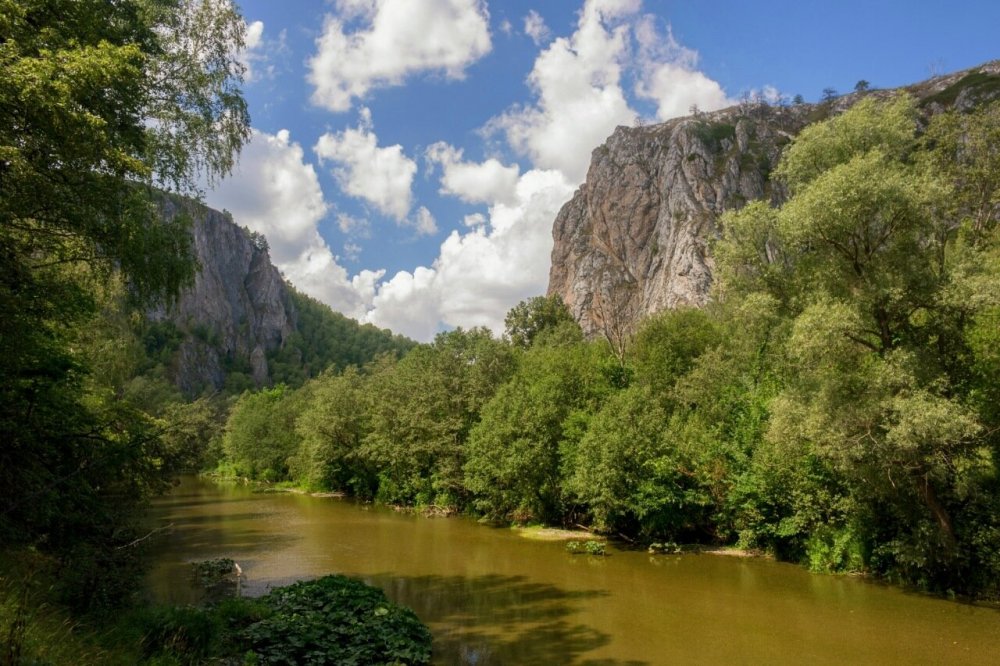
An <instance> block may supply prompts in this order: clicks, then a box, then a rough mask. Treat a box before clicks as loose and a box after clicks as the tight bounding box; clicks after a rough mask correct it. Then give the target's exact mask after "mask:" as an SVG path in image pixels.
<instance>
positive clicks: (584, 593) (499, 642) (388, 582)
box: [363, 573, 645, 666]
mask: <svg viewBox="0 0 1000 666" xmlns="http://www.w3.org/2000/svg"><path fill="white" fill-rule="evenodd" d="M363 578H364V580H365V581H366V582H368V583H370V584H372V585H377V586H378V587H381V588H382V589H383V590H385V591H386V594H387V595H388V596H389V597H390V598H391V599H392V600H393V601H396V602H397V603H401V604H403V605H405V606H409V607H410V608H412V609H413V610H414V611H415V612H416V613H417V615H418V616H419V617H420V619H421V620H423V621H424V622H425V623H426V624H427V625H428V626H429V627H430V629H431V632H432V633H433V635H434V663H435V664H474V665H476V666H480V665H485V664H525V665H527V664H579V665H581V666H583V665H584V664H603V665H606V666H625V664H630V665H632V664H634V665H636V666H638V665H639V664H642V663H645V662H622V661H615V660H586V655H587V654H588V653H590V652H592V651H594V650H596V649H598V648H601V647H603V646H606V645H608V644H609V643H610V642H611V636H610V635H609V634H607V633H604V632H602V631H600V630H598V629H595V628H594V627H589V626H586V625H585V624H582V623H579V622H574V621H573V616H574V614H575V613H576V611H577V610H578V609H579V608H580V607H581V606H582V605H584V604H586V603H588V602H589V601H590V600H592V599H595V598H599V597H603V596H607V595H608V592H607V591H604V590H574V591H568V590H563V589H560V588H559V587H556V586H554V585H550V584H545V583H538V582H535V581H531V580H529V579H527V578H526V577H524V576H501V575H486V576H474V577H463V576H414V577H405V576H402V577H401V576H398V575H394V574H391V573H384V574H376V575H374V576H364V577H363Z"/></svg>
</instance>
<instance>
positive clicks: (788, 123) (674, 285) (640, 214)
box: [548, 61, 1000, 337]
mask: <svg viewBox="0 0 1000 666" xmlns="http://www.w3.org/2000/svg"><path fill="white" fill-rule="evenodd" d="M907 90H908V91H909V92H910V93H911V94H913V95H915V96H916V97H917V98H918V99H919V100H920V101H921V105H922V108H923V109H924V111H925V112H926V113H928V114H932V113H936V112H940V111H942V110H944V109H947V108H951V107H957V108H959V109H965V108H969V107H970V106H972V105H974V104H977V103H980V102H981V101H984V100H986V99H993V98H996V97H997V96H1000V61H998V62H992V63H988V64H986V65H983V66H981V67H978V68H974V69H972V70H966V71H963V72H957V73H955V74H950V75H946V76H942V77H938V78H935V79H931V80H929V81H926V82H923V83H920V84H916V85H914V86H910V87H909V88H907ZM894 92H895V91H891V90H882V91H872V92H866V93H853V94H851V95H846V96H844V97H840V98H837V99H836V100H834V101H832V102H829V103H826V104H818V105H810V104H799V105H794V106H789V107H773V106H767V105H764V104H761V103H750V102H747V103H743V104H740V105H738V106H735V107H732V108H730V109H725V110H723V111H717V112H714V113H710V114H697V115H695V116H692V117H687V118H679V119H676V120H671V121H668V122H666V123H663V124H659V125H654V126H649V127H631V128H630V127H619V128H617V129H616V130H615V132H614V133H613V134H612V135H611V137H610V138H608V140H607V142H606V143H605V144H604V145H602V146H600V147H598V148H597V149H596V150H594V152H593V154H592V159H591V164H590V169H589V171H588V172H587V180H586V182H585V183H584V185H583V186H581V187H580V189H579V190H577V192H576V193H575V194H574V196H573V198H572V199H571V200H570V201H569V202H568V203H566V204H565V205H564V206H563V208H562V210H561V211H560V212H559V215H558V216H557V217H556V220H555V223H554V225H553V230H552V236H553V240H554V245H553V249H552V267H551V270H550V272H549V288H548V293H549V294H558V295H560V296H561V297H562V298H563V300H564V301H565V302H566V304H567V305H569V307H570V309H571V310H572V312H573V314H574V316H575V317H576V319H577V320H578V321H579V322H580V324H581V326H582V327H583V329H584V331H585V333H587V334H588V335H595V334H600V333H603V334H606V335H609V336H611V337H615V336H616V335H621V334H623V331H624V330H625V329H629V328H631V327H632V326H633V325H634V324H635V322H637V321H638V320H639V319H641V318H642V317H644V316H646V315H648V314H651V313H653V312H657V311H659V310H663V309H665V308H674V307H678V306H684V305H693V306H700V305H703V304H705V303H706V302H707V300H708V298H709V292H710V289H711V284H712V258H711V252H710V243H711V241H712V239H714V238H716V237H717V236H718V233H719V225H718V219H719V216H720V215H721V214H722V213H723V212H725V211H726V210H729V209H733V208H739V207H741V206H743V205H744V204H746V203H747V202H748V201H751V200H754V199H761V198H766V199H769V200H771V201H772V202H773V203H780V202H781V201H782V199H783V197H784V193H783V192H782V190H781V188H780V187H779V186H777V185H775V184H774V183H772V182H771V180H770V177H769V176H770V172H771V170H772V169H773V168H774V166H775V165H776V164H777V161H778V159H779V157H780V154H781V150H782V148H783V147H784V145H785V144H787V143H788V142H789V141H790V140H791V139H792V138H793V137H794V136H795V134H797V133H798V132H799V131H801V130H802V128H803V127H805V126H806V125H808V124H809V123H810V122H814V121H816V120H820V119H822V118H825V117H828V116H830V115H832V114H836V113H839V112H842V111H843V110H845V109H846V108H848V107H850V106H851V105H852V104H853V103H855V102H856V101H858V100H859V99H861V97H862V96H864V95H875V96H881V97H884V96H888V95H891V94H893V93H894Z"/></svg>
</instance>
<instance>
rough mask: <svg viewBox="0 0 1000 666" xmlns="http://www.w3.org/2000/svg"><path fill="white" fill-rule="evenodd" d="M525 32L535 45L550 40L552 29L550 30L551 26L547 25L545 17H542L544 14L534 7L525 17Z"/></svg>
mask: <svg viewBox="0 0 1000 666" xmlns="http://www.w3.org/2000/svg"><path fill="white" fill-rule="evenodd" d="M524 34H526V35H528V37H531V41H533V42H534V43H535V46H541V45H542V44H544V43H545V42H547V41H549V37H551V36H552V31H551V30H549V26H547V25H545V19H543V18H542V15H541V14H539V13H538V12H536V11H535V10H534V9H532V10H531V11H529V12H528V15H527V16H525V17H524Z"/></svg>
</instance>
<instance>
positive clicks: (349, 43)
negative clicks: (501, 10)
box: [308, 0, 492, 111]
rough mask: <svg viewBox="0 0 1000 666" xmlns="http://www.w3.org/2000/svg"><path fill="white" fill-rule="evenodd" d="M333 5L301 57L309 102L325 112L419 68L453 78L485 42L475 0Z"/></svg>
mask: <svg viewBox="0 0 1000 666" xmlns="http://www.w3.org/2000/svg"><path fill="white" fill-rule="evenodd" d="M336 10H337V13H336V14H331V15H328V16H327V17H326V19H325V21H324V24H323V34H322V35H321V36H320V37H319V39H317V40H316V54H315V55H314V56H313V57H312V58H310V60H309V63H308V65H309V75H308V79H309V82H310V83H311V84H312V85H313V86H314V92H313V96H312V101H313V103H315V104H317V105H320V106H323V107H325V108H327V109H330V110H331V111H346V110H348V109H349V108H350V107H351V103H352V100H354V99H355V98H363V97H364V96H365V95H366V94H367V93H368V92H369V91H370V90H372V89H373V88H378V87H386V86H394V85H400V84H402V83H403V81H404V80H405V79H406V78H407V77H408V76H411V75H414V74H417V73H419V72H426V71H439V72H443V73H444V75H445V76H446V77H448V78H451V79H460V78H462V77H463V76H464V75H465V69H466V67H468V66H469V65H470V64H472V63H474V62H475V61H476V60H478V59H479V58H481V57H482V56H484V55H485V54H487V53H489V51H490V49H491V48H492V44H491V41H490V32H489V12H488V11H487V9H486V4H485V2H483V0H419V1H418V0H337V2H336ZM352 23H354V24H360V25H356V26H352V27H354V29H353V30H352V29H351V27H349V25H348V24H352Z"/></svg>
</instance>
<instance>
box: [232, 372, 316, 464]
mask: <svg viewBox="0 0 1000 666" xmlns="http://www.w3.org/2000/svg"><path fill="white" fill-rule="evenodd" d="M307 403H308V396H307V395H306V394H305V392H303V391H299V392H292V391H290V390H288V388H286V387H285V386H283V385H278V386H276V387H274V388H271V389H264V390H262V391H258V392H256V393H244V394H243V395H242V396H241V397H240V399H239V400H238V401H237V402H236V404H235V405H234V406H233V409H232V411H231V412H230V413H229V419H228V420H227V421H226V429H225V434H224V435H223V437H222V450H223V451H224V452H225V454H226V458H227V459H228V460H229V461H230V462H232V463H233V464H234V465H235V466H236V471H237V472H238V473H240V474H244V475H246V476H248V477H250V478H252V479H262V480H264V481H285V480H288V479H289V478H290V476H289V468H290V466H291V464H292V463H291V459H292V457H293V456H294V455H295V454H296V452H297V451H298V448H299V438H298V435H297V433H296V430H295V424H296V421H297V420H298V418H299V415H300V414H301V413H302V411H303V410H304V409H305V406H306V404H307Z"/></svg>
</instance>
